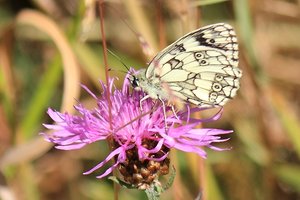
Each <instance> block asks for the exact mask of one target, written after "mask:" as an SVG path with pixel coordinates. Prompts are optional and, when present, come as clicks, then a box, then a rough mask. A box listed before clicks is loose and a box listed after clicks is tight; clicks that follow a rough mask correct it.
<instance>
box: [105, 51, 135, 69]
mask: <svg viewBox="0 0 300 200" xmlns="http://www.w3.org/2000/svg"><path fill="white" fill-rule="evenodd" d="M107 51H108V52H109V53H110V54H111V55H113V56H114V57H115V58H116V59H117V60H118V61H119V62H120V63H122V65H123V66H124V67H125V68H126V69H127V71H130V69H129V67H128V66H127V65H126V64H125V63H124V62H123V61H122V59H121V58H120V57H119V56H117V55H116V54H115V53H114V52H112V51H111V50H109V49H107ZM123 72H124V71H123ZM125 73H126V74H127V72H125Z"/></svg>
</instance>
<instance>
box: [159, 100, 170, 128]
mask: <svg viewBox="0 0 300 200" xmlns="http://www.w3.org/2000/svg"><path fill="white" fill-rule="evenodd" d="M158 99H159V100H160V101H161V103H162V105H163V112H164V121H165V128H166V130H167V128H168V126H167V112H166V105H165V102H164V101H163V100H162V99H161V98H160V97H159V96H158Z"/></svg>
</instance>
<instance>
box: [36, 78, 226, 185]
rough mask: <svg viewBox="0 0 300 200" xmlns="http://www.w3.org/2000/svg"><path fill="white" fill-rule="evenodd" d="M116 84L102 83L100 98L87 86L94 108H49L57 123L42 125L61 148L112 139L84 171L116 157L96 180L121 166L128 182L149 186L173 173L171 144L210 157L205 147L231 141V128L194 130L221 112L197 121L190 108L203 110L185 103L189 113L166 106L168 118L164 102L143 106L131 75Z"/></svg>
mask: <svg viewBox="0 0 300 200" xmlns="http://www.w3.org/2000/svg"><path fill="white" fill-rule="evenodd" d="M113 82H114V81H113V80H110V82H109V85H105V84H104V83H101V85H102V89H103V92H102V94H101V95H100V96H99V97H97V96H96V95H95V94H94V93H92V92H91V91H90V90H89V89H88V88H86V87H85V86H83V88H84V89H85V90H86V91H87V92H88V93H89V94H90V95H91V96H92V97H93V98H94V99H95V100H96V101H97V106H96V107H95V108H94V109H91V110H89V109H86V108H85V107H84V106H83V105H81V104H79V105H77V106H75V109H76V110H77V111H78V113H79V114H78V115H70V114H68V113H60V112H57V111H55V110H53V109H51V108H49V109H48V115H49V116H50V117H51V118H52V119H53V120H54V121H55V124H54V125H52V124H44V126H45V127H46V128H47V129H51V130H53V132H52V133H51V134H45V133H42V135H43V136H44V137H45V138H46V140H47V141H49V142H52V143H54V144H55V145H56V146H55V147H56V148H57V149H62V150H72V149H80V148H82V147H84V146H85V145H88V144H90V143H93V142H96V141H100V140H108V141H110V144H111V149H112V150H111V152H110V153H109V154H108V156H107V157H106V158H105V159H104V160H103V161H102V162H100V163H99V164H98V165H97V166H95V167H94V168H92V169H90V170H89V171H87V172H85V173H84V174H90V173H92V172H94V171H95V170H98V169H100V168H101V167H103V166H104V165H105V164H107V163H108V162H109V161H110V160H112V159H114V164H113V165H112V166H110V167H109V168H108V169H107V170H106V171H105V172H104V173H102V174H101V175H99V176H97V178H103V177H105V176H107V175H108V174H110V173H111V172H112V171H113V170H114V169H116V168H117V169H118V170H119V172H120V173H121V174H122V176H123V180H124V181H125V182H127V183H129V184H132V185H134V186H136V187H138V188H140V189H145V188H147V187H148V186H149V185H150V184H151V183H152V182H153V181H155V180H157V179H158V177H159V175H165V174H167V173H168V172H169V162H170V161H169V158H168V154H169V151H170V149H171V148H175V149H178V150H181V151H185V152H193V153H196V154H198V155H199V156H201V157H206V153H205V151H204V150H203V149H202V147H205V146H206V147H209V148H212V149H215V150H222V149H220V148H217V147H215V146H213V145H212V143H215V142H223V141H225V140H227V139H222V138H221V136H220V135H222V134H227V133H231V132H232V131H227V130H219V129H208V128H195V127H196V126H197V125H198V124H199V123H202V122H205V121H213V120H216V119H218V118H219V117H220V115H221V114H220V112H219V113H217V114H216V115H215V116H213V117H212V118H210V119H204V120H199V119H192V118H190V117H189V116H190V114H191V113H192V112H196V111H199V110H201V109H199V108H189V107H188V106H187V111H185V112H183V111H181V112H178V113H177V116H174V113H173V112H172V110H171V108H169V107H166V111H167V116H164V112H163V105H161V103H160V102H154V101H153V100H151V99H147V100H145V101H143V102H142V105H140V99H141V98H142V97H143V95H144V94H143V92H139V91H132V92H131V91H130V84H129V82H128V81H127V79H125V81H124V84H123V88H122V90H119V89H117V88H115V86H114V84H113ZM108 92H110V95H109V96H110V102H111V108H110V109H111V117H110V114H109V105H110V103H109V101H108V95H107V94H108ZM141 107H142V109H141ZM165 117H166V119H165ZM166 125H167V127H166Z"/></svg>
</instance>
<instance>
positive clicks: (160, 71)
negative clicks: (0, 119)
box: [146, 23, 242, 107]
mask: <svg viewBox="0 0 300 200" xmlns="http://www.w3.org/2000/svg"><path fill="white" fill-rule="evenodd" d="M241 75H242V72H241V70H240V69H239V68H238V45H237V38H236V35H235V32H234V30H233V28H232V27H231V26H230V25H228V24H224V23H219V24H213V25H209V26H206V27H203V28H200V29H198V30H195V31H193V32H191V33H189V34H187V35H185V36H183V37H182V38H180V39H179V40H177V41H175V42H174V43H173V44H171V45H170V46H168V47H167V48H165V49H164V50H163V51H161V52H160V53H159V54H157V55H156V56H155V57H154V59H153V60H152V61H151V62H150V64H149V67H148V68H147V71H146V78H147V79H151V78H153V77H158V78H159V79H160V81H161V82H163V83H166V84H167V86H168V87H169V88H168V89H170V91H171V92H172V94H173V95H175V96H177V97H178V98H180V99H183V100H185V101H188V102H190V103H193V104H195V105H198V106H201V107H208V106H209V107H210V106H223V105H224V104H225V103H226V102H227V101H228V100H229V99H231V98H232V97H234V96H235V95H236V91H237V90H238V88H239V79H240V77H241Z"/></svg>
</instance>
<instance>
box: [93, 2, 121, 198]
mask: <svg viewBox="0 0 300 200" xmlns="http://www.w3.org/2000/svg"><path fill="white" fill-rule="evenodd" d="M98 2H99V3H98V11H99V15H100V30H101V36H102V47H103V60H104V67H105V81H106V85H107V87H109V85H110V83H109V74H108V71H109V68H108V62H107V46H106V38H105V31H104V17H103V5H104V3H103V0H99V1H98ZM106 92H107V101H108V114H109V115H108V116H109V118H108V120H109V128H110V130H112V112H111V108H112V103H111V99H110V90H109V89H108V90H106ZM108 143H109V146H110V148H111V149H113V141H112V138H111V137H110V138H109V139H108ZM113 173H114V175H115V172H113ZM118 190H119V186H118V185H117V184H116V183H114V199H115V200H118Z"/></svg>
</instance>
